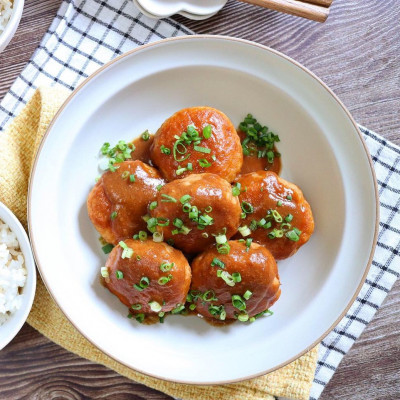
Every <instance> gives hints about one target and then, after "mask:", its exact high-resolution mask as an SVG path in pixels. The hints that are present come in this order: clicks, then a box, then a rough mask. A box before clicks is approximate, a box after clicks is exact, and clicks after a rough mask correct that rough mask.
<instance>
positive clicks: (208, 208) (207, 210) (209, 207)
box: [204, 206, 213, 213]
mask: <svg viewBox="0 0 400 400" xmlns="http://www.w3.org/2000/svg"><path fill="white" fill-rule="evenodd" d="M212 210H213V209H212V207H211V206H207V207H206V208H205V209H204V211H205V212H206V213H210V212H211V211H212Z"/></svg>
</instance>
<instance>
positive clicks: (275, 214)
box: [268, 210, 283, 223]
mask: <svg viewBox="0 0 400 400" xmlns="http://www.w3.org/2000/svg"><path fill="white" fill-rule="evenodd" d="M268 214H270V215H272V217H273V218H274V220H275V221H276V222H278V223H281V222H282V221H283V218H282V215H281V214H279V213H278V211H276V210H268Z"/></svg>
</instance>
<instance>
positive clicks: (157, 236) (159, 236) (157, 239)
mask: <svg viewBox="0 0 400 400" xmlns="http://www.w3.org/2000/svg"><path fill="white" fill-rule="evenodd" d="M163 239H164V234H163V233H162V232H154V233H153V242H156V243H161V242H162V241H163Z"/></svg>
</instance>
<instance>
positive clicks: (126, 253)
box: [118, 241, 133, 258]
mask: <svg viewBox="0 0 400 400" xmlns="http://www.w3.org/2000/svg"><path fill="white" fill-rule="evenodd" d="M118 244H119V245H120V246H121V248H122V249H123V250H122V254H121V258H131V257H132V255H133V249H131V248H130V247H128V245H127V244H126V243H125V242H123V241H120V242H119V243H118Z"/></svg>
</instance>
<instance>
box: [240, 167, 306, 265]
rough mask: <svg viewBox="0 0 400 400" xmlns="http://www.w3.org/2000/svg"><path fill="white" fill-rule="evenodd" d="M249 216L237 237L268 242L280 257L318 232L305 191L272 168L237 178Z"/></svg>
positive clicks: (241, 201) (286, 254)
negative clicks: (271, 169) (272, 170)
mask: <svg viewBox="0 0 400 400" xmlns="http://www.w3.org/2000/svg"><path fill="white" fill-rule="evenodd" d="M236 185H239V187H240V190H241V193H240V195H239V200H240V204H241V207H242V212H243V215H242V216H244V217H245V218H244V219H242V220H241V227H240V228H239V231H240V233H241V234H237V235H236V238H240V237H242V236H244V237H246V238H247V237H250V238H253V239H254V240H255V241H256V242H258V243H260V244H262V245H264V246H265V247H266V248H267V249H268V250H269V251H270V252H271V253H272V255H273V256H274V257H275V258H276V259H277V260H282V259H285V258H288V257H290V256H292V255H293V254H294V253H296V251H297V250H298V249H299V248H300V247H301V246H302V245H303V244H304V243H306V242H307V241H308V240H309V238H310V236H311V234H312V233H313V231H314V219H313V215H312V212H311V208H310V205H309V204H308V203H307V201H306V200H305V198H304V196H303V193H302V191H301V190H300V189H299V188H298V187H297V186H296V185H294V184H293V183H290V182H288V181H285V180H284V179H282V178H280V177H278V176H277V175H276V174H275V173H273V172H271V171H258V172H253V173H251V174H246V175H243V176H241V177H240V178H238V179H237V184H236Z"/></svg>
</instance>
